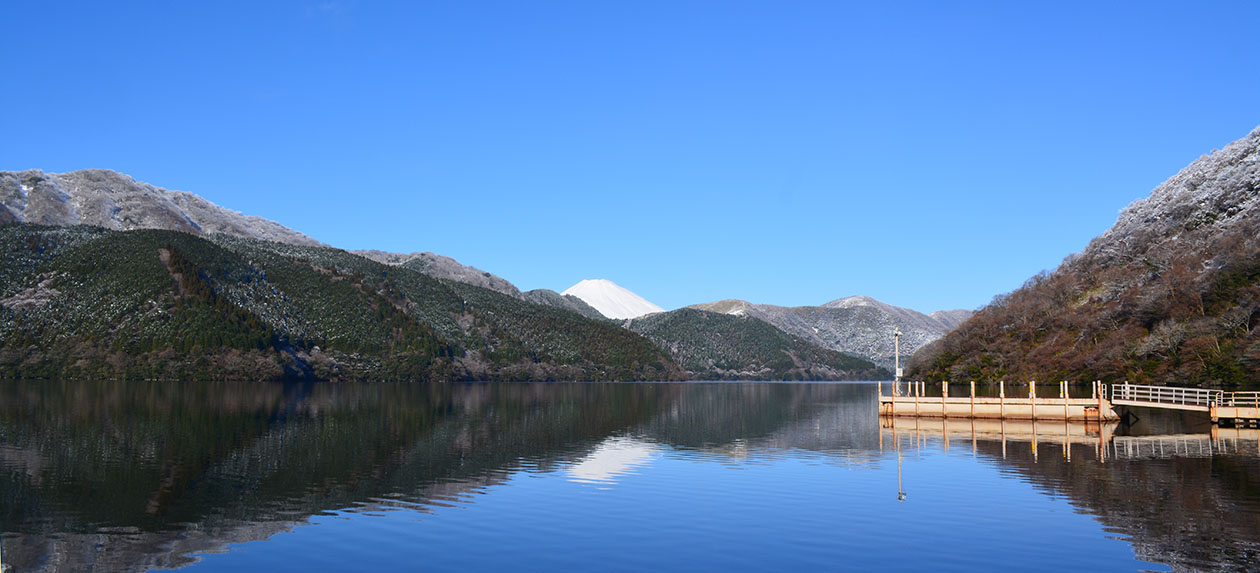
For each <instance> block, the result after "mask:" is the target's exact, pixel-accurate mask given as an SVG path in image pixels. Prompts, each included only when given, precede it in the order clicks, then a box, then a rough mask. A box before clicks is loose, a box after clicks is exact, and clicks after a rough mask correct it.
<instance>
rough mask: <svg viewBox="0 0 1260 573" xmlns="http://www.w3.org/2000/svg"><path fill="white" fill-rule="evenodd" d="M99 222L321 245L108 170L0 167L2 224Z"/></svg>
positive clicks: (110, 226) (185, 194)
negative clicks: (43, 169) (8, 222)
mask: <svg viewBox="0 0 1260 573" xmlns="http://www.w3.org/2000/svg"><path fill="white" fill-rule="evenodd" d="M6 220H7V221H17V222H24V223H38V224H41V225H61V226H65V225H95V226H97V227H104V228H106V229H113V230H116V231H122V230H130V229H167V230H171V231H183V232H185V233H192V234H194V235H200V234H203V233H226V234H229V235H236V236H238V237H248V238H251V239H261V240H264V241H276V242H280V243H288V244H291V245H305V246H323V243H320V242H319V241H316V240H315V239H312V238H310V237H308V236H306V235H304V234H302V233H299V232H297V231H294V230H293V229H290V228H288V227H285V226H284V225H281V224H279V223H276V222H274V221H269V220H267V219H263V218H262V217H252V216H247V215H242V214H240V213H238V212H236V211H230V210H228V209H224V208H223V207H220V206H218V205H215V204H214V203H211V202H209V201H207V200H205V199H202V198H201V197H198V196H197V195H194V194H192V193H188V192H185V191H168V190H166V189H162V188H160V187H154V186H152V185H149V184H148V183H140V182H137V181H136V180H135V179H132V178H131V177H128V176H126V175H123V174H121V173H117V172H114V171H109V170H105V169H84V170H82V171H71V172H69V173H44V172H43V171H39V170H36V169H32V170H30V171H0V223H3V222H6Z"/></svg>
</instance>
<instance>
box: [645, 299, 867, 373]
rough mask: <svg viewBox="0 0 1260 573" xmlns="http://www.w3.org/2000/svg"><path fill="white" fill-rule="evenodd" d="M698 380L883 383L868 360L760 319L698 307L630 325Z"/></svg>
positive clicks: (653, 317) (657, 315) (655, 315)
mask: <svg viewBox="0 0 1260 573" xmlns="http://www.w3.org/2000/svg"><path fill="white" fill-rule="evenodd" d="M625 326H626V328H628V329H630V330H633V331H634V332H637V333H640V334H642V335H644V336H646V337H648V339H650V340H651V341H652V342H655V343H656V344H657V345H658V346H660V347H661V348H663V349H665V351H666V352H668V353H669V354H670V356H672V357H673V358H674V360H676V361H677V362H678V363H679V364H680V365H682V367H683V368H684V369H686V370H687V374H688V376H689V377H691V378H693V379H698V380H739V379H745V380H882V379H887V378H889V377H890V372H888V371H887V370H885V369H883V368H879V367H877V366H876V365H875V364H873V363H871V362H870V361H868V360H864V359H862V358H858V357H855V356H850V355H847V354H844V353H841V352H837V351H835V350H829V349H826V348H822V347H819V346H817V345H814V344H811V343H809V342H807V341H805V340H802V339H801V338H799V337H796V336H792V335H790V334H787V333H785V332H783V331H782V330H780V329H778V328H775V327H774V326H772V325H770V324H768V323H766V322H764V321H762V320H760V319H757V318H752V317H749V316H740V315H731V314H721V313H716V312H708V311H704V310H699V309H695V308H682V309H678V310H675V311H670V312H663V313H655V314H650V315H647V316H643V317H641V318H636V319H631V320H627V321H626V322H625Z"/></svg>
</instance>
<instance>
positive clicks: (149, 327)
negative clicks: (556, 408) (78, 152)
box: [0, 223, 684, 380]
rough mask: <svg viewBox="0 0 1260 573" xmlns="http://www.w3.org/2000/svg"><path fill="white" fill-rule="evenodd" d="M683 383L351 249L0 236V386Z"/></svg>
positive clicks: (480, 292)
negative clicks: (73, 381) (51, 382)
mask: <svg viewBox="0 0 1260 573" xmlns="http://www.w3.org/2000/svg"><path fill="white" fill-rule="evenodd" d="M683 376H684V374H683V372H682V370H681V369H680V368H679V367H678V366H677V365H676V364H675V363H674V362H673V360H672V359H671V358H670V357H669V356H668V355H667V354H666V353H664V352H663V351H661V350H660V349H659V348H657V347H656V346H655V345H654V344H653V343H651V342H650V341H648V340H647V339H646V338H643V337H642V336H639V335H637V334H634V333H633V332H630V331H627V330H625V329H624V328H621V327H620V326H618V325H617V324H615V323H612V322H611V321H608V320H605V319H599V320H592V319H589V318H586V317H583V316H581V315H579V314H578V313H576V312H570V311H565V310H559V309H555V308H550V307H547V306H542V305H538V304H530V303H528V302H525V301H523V300H520V299H517V298H514V297H510V296H506V295H503V294H501V293H498V292H494V291H491V290H489V289H484V288H480V287H476V286H472V285H469V284H465V283H461V282H456V281H451V280H443V279H436V278H434V277H432V276H429V275H427V274H425V273H422V272H420V271H417V270H415V269H411V268H407V267H406V266H393V267H391V266H387V265H384V264H381V263H378V262H375V261H371V260H368V259H366V258H363V257H360V256H357V255H353V254H350V253H347V252H345V251H342V250H339V249H333V248H328V247H311V246H300V245H290V244H284V243H276V242H270V241H259V240H255V239H246V238H242V237H235V236H231V235H225V234H214V235H208V236H205V237H201V236H196V235H191V234H188V233H183V232H175V231H167V230H154V229H141V230H132V231H110V230H107V229H102V228H99V227H86V226H74V227H48V226H42V225H32V224H27V223H9V224H5V225H2V226H0V378H15V377H20V378H49V379H56V378H95V379H114V378H133V379H205V378H215V379H223V378H228V379H238V380H267V379H341V380H382V379H386V380H488V379H504V380H636V379H637V380H658V379H678V378H681V377H683Z"/></svg>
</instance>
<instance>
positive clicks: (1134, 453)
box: [1111, 426, 1260, 460]
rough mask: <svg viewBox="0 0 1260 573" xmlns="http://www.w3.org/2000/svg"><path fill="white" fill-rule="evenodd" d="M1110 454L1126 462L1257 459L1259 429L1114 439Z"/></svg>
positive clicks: (1235, 429) (1118, 437) (1224, 429)
mask: <svg viewBox="0 0 1260 573" xmlns="http://www.w3.org/2000/svg"><path fill="white" fill-rule="evenodd" d="M1111 452H1112V457H1115V458H1119V459H1126V460H1139V459H1154V458H1210V457H1212V456H1218V455H1234V456H1246V455H1250V456H1260V429H1255V428H1251V429H1245V428H1221V427H1217V426H1213V427H1212V433H1211V434H1170V435H1162V436H1116V437H1115V438H1114V439H1113V440H1112V443H1111Z"/></svg>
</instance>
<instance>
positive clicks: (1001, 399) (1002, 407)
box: [998, 380, 1006, 458]
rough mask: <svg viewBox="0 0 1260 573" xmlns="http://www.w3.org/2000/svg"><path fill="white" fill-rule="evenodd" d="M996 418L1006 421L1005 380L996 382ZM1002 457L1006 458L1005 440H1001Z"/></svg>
mask: <svg viewBox="0 0 1260 573" xmlns="http://www.w3.org/2000/svg"><path fill="white" fill-rule="evenodd" d="M998 418H999V419H1002V420H1005V419H1006V380H999V381H998ZM1002 457H1003V458H1005V457H1006V440H1005V438H1003V440H1002Z"/></svg>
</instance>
